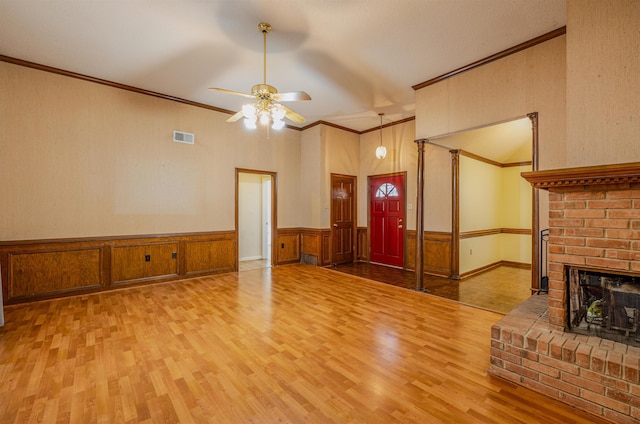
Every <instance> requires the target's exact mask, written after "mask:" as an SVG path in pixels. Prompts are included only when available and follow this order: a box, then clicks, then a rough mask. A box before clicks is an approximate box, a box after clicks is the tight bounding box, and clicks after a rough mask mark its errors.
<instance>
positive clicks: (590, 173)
mask: <svg viewBox="0 0 640 424" xmlns="http://www.w3.org/2000/svg"><path fill="white" fill-rule="evenodd" d="M520 175H522V177H523V178H524V179H526V180H527V181H528V182H529V183H531V185H532V186H533V188H540V189H544V190H549V191H557V190H555V189H558V190H561V189H574V188H586V187H590V186H597V187H596V189H602V188H604V186H617V187H618V188H620V185H621V184H630V183H638V182H640V162H631V163H621V164H613V165H599V166H585V167H579V168H564V169H550V170H544V171H532V172H522V173H521V174H520Z"/></svg>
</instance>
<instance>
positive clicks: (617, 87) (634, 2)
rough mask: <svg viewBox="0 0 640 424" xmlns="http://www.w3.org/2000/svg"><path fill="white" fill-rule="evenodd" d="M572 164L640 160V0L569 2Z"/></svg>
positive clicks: (582, 0) (568, 51)
mask: <svg viewBox="0 0 640 424" xmlns="http://www.w3.org/2000/svg"><path fill="white" fill-rule="evenodd" d="M567 28H568V30H567V74H568V78H567V129H568V131H567V152H568V162H567V165H568V166H585V165H603V164H611V163H625V162H638V161H640V100H639V99H640V77H639V76H640V1H638V0H569V1H567Z"/></svg>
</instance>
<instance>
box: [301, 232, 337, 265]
mask: <svg viewBox="0 0 640 424" xmlns="http://www.w3.org/2000/svg"><path fill="white" fill-rule="evenodd" d="M300 236H301V239H300V243H301V246H300V252H301V254H302V255H307V257H308V258H314V257H315V260H314V261H311V262H314V263H315V265H318V266H327V265H331V230H330V229H328V228H327V229H317V228H303V229H301V230H300ZM303 262H305V261H303Z"/></svg>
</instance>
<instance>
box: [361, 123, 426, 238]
mask: <svg viewBox="0 0 640 424" xmlns="http://www.w3.org/2000/svg"><path fill="white" fill-rule="evenodd" d="M414 140H415V121H409V122H405V123H402V124H398V125H393V126H391V127H387V128H383V129H382V145H383V146H385V147H386V148H387V156H386V157H385V158H384V159H378V158H376V147H378V146H379V145H380V131H379V130H376V131H370V132H367V133H364V134H362V135H360V146H359V149H360V150H359V157H360V170H359V173H358V226H359V227H366V226H367V225H368V222H367V219H368V218H367V217H368V211H369V209H368V208H369V204H368V191H369V188H368V177H370V176H375V175H384V174H391V173H398V172H406V173H407V181H406V182H405V185H406V193H405V196H406V199H407V211H406V216H407V221H406V222H407V226H406V228H408V229H413V230H415V228H416V224H415V223H416V214H415V204H416V184H417V182H416V176H417V167H418V165H417V164H418V162H417V147H416V144H415V143H414ZM409 208H410V209H409Z"/></svg>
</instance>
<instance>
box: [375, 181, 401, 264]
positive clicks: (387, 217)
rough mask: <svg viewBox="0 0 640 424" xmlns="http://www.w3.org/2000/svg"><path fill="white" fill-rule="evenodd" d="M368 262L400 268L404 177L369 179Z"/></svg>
mask: <svg viewBox="0 0 640 424" xmlns="http://www.w3.org/2000/svg"><path fill="white" fill-rule="evenodd" d="M369 181H370V185H369V199H370V200H369V202H370V207H369V215H370V217H369V223H370V228H371V235H370V238H369V239H370V241H371V246H370V251H369V260H370V262H375V263H379V264H385V265H392V266H398V267H404V219H405V216H404V214H405V212H404V205H405V199H404V175H390V176H383V177H374V178H371V179H370V180H369Z"/></svg>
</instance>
